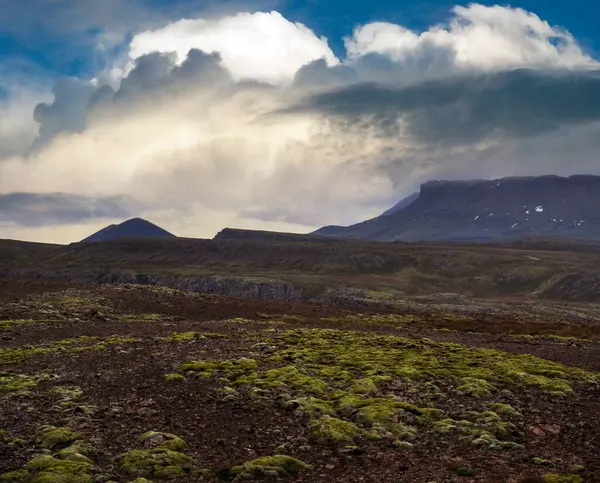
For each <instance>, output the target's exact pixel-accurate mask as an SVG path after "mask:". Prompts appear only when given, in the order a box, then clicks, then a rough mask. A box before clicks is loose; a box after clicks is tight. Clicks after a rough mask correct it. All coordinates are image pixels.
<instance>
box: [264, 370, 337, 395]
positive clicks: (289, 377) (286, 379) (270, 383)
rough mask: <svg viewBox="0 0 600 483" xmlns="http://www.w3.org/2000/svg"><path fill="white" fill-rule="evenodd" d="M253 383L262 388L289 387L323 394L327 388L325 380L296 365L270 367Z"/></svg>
mask: <svg viewBox="0 0 600 483" xmlns="http://www.w3.org/2000/svg"><path fill="white" fill-rule="evenodd" d="M255 385H256V386H257V387H260V388H263V389H265V388H285V387H290V388H293V389H297V390H300V391H305V392H307V393H310V394H315V395H319V394H324V393H326V392H327V390H328V389H329V386H328V385H327V383H326V382H324V381H322V380H321V379H318V378H316V377H312V376H310V375H308V374H307V373H306V372H305V371H303V370H300V369H298V367H296V366H285V367H280V368H277V369H270V370H268V371H266V372H264V373H263V374H262V375H260V376H259V377H258V378H257V379H256V381H255Z"/></svg>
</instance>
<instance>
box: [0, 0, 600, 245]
mask: <svg viewBox="0 0 600 483" xmlns="http://www.w3.org/2000/svg"><path fill="white" fill-rule="evenodd" d="M263 25H267V26H273V27H274V28H273V29H272V30H271V31H270V32H271V34H269V35H275V37H270V36H267V37H261V36H260V35H257V32H258V31H260V30H261V26H263ZM234 27H235V28H234ZM548 29H549V30H548ZM405 30H406V29H404V30H402V29H401V28H400V27H399V26H396V27H394V28H391V27H389V24H386V26H385V28H383V27H382V26H381V25H379V24H371V25H366V26H362V27H359V29H358V30H357V31H356V32H355V33H354V35H353V37H352V39H353V40H348V41H347V45H348V48H349V55H348V58H346V59H341V60H340V61H339V62H337V59H335V58H333V57H331V56H330V57H328V56H329V55H330V50H329V48H328V47H327V43H326V41H324V40H322V39H319V38H317V37H316V36H315V35H314V34H313V33H312V32H310V31H309V30H308V28H306V27H303V26H300V25H298V24H294V23H292V22H289V21H288V20H286V19H285V18H283V17H281V16H280V15H279V14H276V13H273V12H271V13H265V14H262V15H257V14H239V15H229V16H226V17H222V18H221V19H220V20H214V19H203V20H202V21H197V20H189V21H178V22H175V23H173V24H172V25H170V26H167V27H163V28H160V29H158V30H152V31H147V32H145V33H140V34H139V35H138V36H137V39H138V40H135V39H134V41H133V42H132V44H131V49H130V50H129V53H130V55H131V57H130V58H128V60H130V61H131V65H129V66H128V67H127V68H126V69H124V68H123V64H122V59H117V60H116V61H115V66H114V71H113V72H112V74H110V75H108V74H107V72H106V71H103V72H101V73H98V75H97V76H96V77H95V80H94V81H93V82H89V81H86V80H82V79H61V80H59V81H58V82H57V85H56V86H55V88H54V100H53V101H52V102H44V103H42V104H40V106H38V108H37V109H36V110H35V113H36V119H37V120H38V121H39V122H40V133H39V138H38V144H37V145H36V148H37V149H36V150H35V151H33V152H31V153H30V154H29V155H19V154H17V152H16V151H15V150H14V149H12V150H10V151H7V153H5V154H4V155H1V156H0V194H1V195H2V196H12V194H13V193H36V194H37V196H40V198H39V199H38V201H37V202H38V203H39V202H40V200H42V201H43V202H44V203H47V205H48V207H52V206H56V204H57V203H58V202H57V201H56V200H54V198H52V197H53V196H56V195H55V194H56V193H62V195H61V196H67V197H73V198H69V199H70V200H74V202H79V201H77V200H79V199H80V198H77V197H81V203H83V204H84V206H99V207H105V208H103V209H105V211H102V210H101V208H97V209H98V210H99V211H98V212H102V213H106V216H108V217H110V216H117V213H119V211H118V207H120V208H121V209H123V210H124V212H123V215H125V212H126V213H127V214H129V213H130V214H131V215H132V216H134V215H135V216H142V217H148V218H149V219H151V220H152V221H153V222H155V223H158V224H164V226H165V228H166V229H168V230H169V231H172V232H174V233H177V234H180V235H182V236H213V235H214V234H215V233H216V232H217V231H219V230H220V229H222V228H223V227H224V226H238V227H243V228H257V229H272V230H273V229H274V230H283V231H296V232H308V231H311V230H312V229H314V228H317V227H319V226H321V225H326V224H349V223H352V222H357V221H360V220H362V219H365V218H368V217H372V216H375V215H377V214H379V213H381V212H382V211H384V210H385V209H386V208H389V207H390V206H391V205H393V204H395V202H397V200H398V199H399V198H401V197H402V196H403V195H406V194H409V193H412V192H413V191H414V190H415V188H416V186H417V185H418V184H419V183H420V182H423V181H426V180H428V179H431V178H451V179H456V178H476V177H486V176H493V177H499V176H507V175H519V174H528V175H531V174H548V173H556V174H572V173H577V172H595V171H597V167H596V166H597V152H598V149H599V146H598V141H597V139H600V136H598V133H599V132H600V127H599V126H600V75H599V72H600V68H598V67H597V66H596V61H594V60H593V59H591V58H589V57H588V56H587V55H586V54H585V53H583V52H582V51H581V49H580V48H579V47H578V45H577V43H576V41H575V40H574V39H572V37H571V36H570V35H569V34H567V33H565V32H562V31H559V30H558V29H555V28H554V27H550V26H548V25H547V24H545V23H543V22H542V21H541V20H539V19H537V17H535V16H532V15H530V14H527V13H526V12H523V11H521V10H515V9H510V8H507V7H503V8H500V7H489V8H488V7H481V8H480V6H472V7H469V8H467V9H463V10H461V9H457V10H455V17H453V19H451V20H450V21H449V23H448V24H447V25H446V26H441V27H439V26H438V27H432V28H431V29H429V30H428V31H427V32H422V33H420V34H416V33H415V34H411V33H410V32H408V33H407V31H405ZM369 32H371V34H372V35H371V34H368V33H369ZM484 33H485V35H487V36H488V37H489V38H490V39H491V40H490V42H491V41H492V40H493V43H485V42H484V41H483V40H482V39H483V37H478V36H483V35H484ZM367 34H368V35H367ZM383 34H385V35H383ZM409 34H410V35H413V36H412V37H411V36H410V35H409ZM558 34H560V35H558ZM557 35H558V38H556V39H555V38H554V37H556V36H557ZM398 36H400V37H398ZM402 36H406V38H407V39H409V40H402V39H403V38H404V37H402ZM415 36H416V37H415ZM473 36H475V37H473ZM473 38H475V40H474V41H471V40H469V41H468V42H467V40H468V39H473ZM398 39H400V40H401V41H402V42H403V43H402V42H400V40H398ZM411 39H412V40H411ZM440 39H441V40H440ZM442 40H444V41H443V42H442ZM233 41H235V42H233ZM136 42H137V43H136ZM352 42H354V43H352ZM411 42H412V43H411ZM467 44H468V45H467ZM136 46H137V47H136ZM500 46H504V47H503V48H506V49H507V51H506V52H512V56H509V55H508V54H507V53H506V52H504V51H502V49H500ZM548 46H550V47H548ZM134 47H135V48H134ZM138 48H139V50H136V49H138ZM236 48H238V49H239V50H236ZM476 48H480V49H482V50H481V52H485V51H486V49H487V50H488V51H489V52H491V53H490V56H489V58H488V59H487V60H486V59H485V58H484V57H485V56H483V54H481V55H479V54H477V55H475V52H471V50H472V49H476ZM172 49H174V51H170V50H172ZM461 49H462V50H461ZM478 52H479V51H478ZM481 52H480V53H481ZM503 52H504V53H503ZM331 55H333V54H331ZM478 55H479V56H478ZM461 59H462V60H461ZM464 59H470V60H469V62H465V61H464ZM507 59H508V60H507ZM336 62H337V63H336ZM103 76H105V77H103ZM0 132H1V130H0ZM45 197H49V198H45ZM17 200H18V202H15V203H17V204H16V205H12V206H17V205H18V203H19V202H20V203H23V206H25V207H26V206H28V205H27V203H26V200H23V199H22V198H17ZM89 200H97V203H98V204H99V205H89V203H92V202H91V201H89ZM102 200H116V201H115V203H116V205H115V209H114V210H113V211H111V210H110V209H109V208H108V205H105V204H102V203H105V201H102ZM61 203H65V201H64V200H62V201H61ZM85 203H88V204H85ZM61 206H62V205H61ZM69 206H71V205H69ZM49 209H50V208H49ZM52 209H55V208H52ZM90 209H91V208H90ZM94 209H96V208H94ZM23 210H25V208H23ZM56 210H58V209H56ZM67 211H68V210H67ZM57 212H60V210H58V211H57ZM15 213H16V215H15V217H14V220H16V221H18V220H19V219H21V218H20V217H21V216H22V219H23V220H25V218H26V213H27V210H25V211H22V212H20V211H19V210H17V209H15ZM48 219H49V220H54V221H52V222H56V223H62V224H65V226H67V225H66V223H71V222H69V221H68V219H69V216H67V215H65V216H64V217H63V218H60V216H58V215H56V216H55V217H54V218H53V217H48ZM77 219H78V218H77V216H74V217H73V220H77ZM81 219H85V218H79V219H78V220H81ZM96 220H97V219H96ZM117 221H118V220H117ZM73 222H74V221H73ZM21 224H22V225H25V224H26V222H25V221H23V222H22V223H21ZM92 225H93V226H92ZM74 226H75V225H69V227H70V228H65V230H64V231H63V232H60V233H63V234H62V235H59V231H55V230H50V229H47V230H46V229H45V230H43V231H40V232H39V233H40V236H42V237H49V238H48V239H49V240H56V241H58V240H60V241H64V240H65V239H66V238H67V237H68V236H75V234H76V235H77V236H76V238H83V237H84V236H85V235H87V234H89V233H83V232H82V231H83V227H84V225H83V224H81V223H80V224H79V225H77V231H76V232H75V231H74V230H75V228H73V227H74ZM92 228H95V229H97V228H98V227H97V221H94V222H91V224H90V230H89V232H90V233H91V232H92V231H94V230H93V229H92ZM8 233H9V234H11V236H18V235H19V233H21V234H22V235H23V237H30V236H32V233H33V232H32V231H31V228H27V227H22V231H20V232H19V231H18V228H15V227H14V226H13V227H12V228H11V231H9V232H8Z"/></svg>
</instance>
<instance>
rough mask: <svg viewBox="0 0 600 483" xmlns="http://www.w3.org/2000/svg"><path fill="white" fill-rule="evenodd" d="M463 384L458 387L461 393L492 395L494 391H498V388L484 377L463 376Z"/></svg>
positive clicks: (480, 395)
mask: <svg viewBox="0 0 600 483" xmlns="http://www.w3.org/2000/svg"><path fill="white" fill-rule="evenodd" d="M462 382H463V384H462V385H461V386H459V387H458V388H456V390H457V392H458V393H459V394H468V395H469V396H475V397H491V395H492V391H497V388H496V387H495V386H494V385H493V384H490V383H489V382H487V381H486V380H484V379H477V378H474V377H463V378H462Z"/></svg>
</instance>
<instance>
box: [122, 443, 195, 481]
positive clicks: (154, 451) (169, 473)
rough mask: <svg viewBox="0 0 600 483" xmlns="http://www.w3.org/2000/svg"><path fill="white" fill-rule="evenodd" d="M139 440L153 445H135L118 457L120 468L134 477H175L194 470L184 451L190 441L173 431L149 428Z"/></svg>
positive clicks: (187, 474) (189, 473) (186, 474)
mask: <svg viewBox="0 0 600 483" xmlns="http://www.w3.org/2000/svg"><path fill="white" fill-rule="evenodd" d="M138 440H139V441H140V443H143V444H144V445H145V446H146V447H149V448H150V449H134V450H131V451H129V452H127V453H125V454H123V455H120V456H118V457H117V458H116V462H117V464H118V465H119V468H120V469H121V471H123V472H124V473H126V474H128V475H130V476H134V477H140V478H145V477H156V478H160V479H167V480H168V479H175V478H181V477H184V476H189V475H191V474H192V472H193V471H194V467H193V465H192V460H191V458H190V457H189V456H186V455H185V454H183V453H182V452H181V451H184V450H185V449H186V448H187V444H186V443H185V441H183V440H182V439H181V438H179V437H178V436H177V435H175V434H171V433H161V432H157V431H148V432H147V433H144V434H142V435H141V436H140V437H139V438H138Z"/></svg>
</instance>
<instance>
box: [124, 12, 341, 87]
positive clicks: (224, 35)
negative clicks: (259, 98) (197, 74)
mask: <svg viewBox="0 0 600 483" xmlns="http://www.w3.org/2000/svg"><path fill="white" fill-rule="evenodd" d="M193 48H196V49H200V50H203V51H205V52H218V53H219V54H221V57H222V59H223V63H224V65H225V66H226V67H227V68H228V69H229V71H230V72H231V74H232V75H233V77H234V78H236V79H241V78H249V79H255V80H259V81H265V82H271V83H280V82H286V81H290V80H291V79H292V78H293V76H294V74H295V73H296V71H297V70H298V69H299V68H300V67H302V66H303V65H305V64H307V63H309V62H311V61H313V60H316V59H319V58H325V59H326V60H327V62H328V64H330V65H334V64H336V63H337V62H338V59H337V58H336V57H335V55H334V54H333V52H332V51H331V49H330V48H329V46H328V44H327V40H326V39H325V38H319V37H317V36H316V35H315V34H314V33H313V32H312V30H310V29H309V28H308V27H306V26H305V25H303V24H301V23H298V22H295V23H294V22H290V21H289V20H287V19H286V18H284V17H283V16H282V15H281V14H280V13H278V12H257V13H239V14H237V15H233V16H228V17H224V18H221V19H218V20H205V19H183V20H179V21H178V22H175V23H172V24H170V25H167V26H166V27H164V28H161V29H158V30H151V31H146V32H141V33H139V34H137V35H136V36H135V37H134V38H133V40H132V41H131V44H130V50H129V56H130V58H131V59H136V58H138V57H141V56H142V55H144V54H148V53H150V52H155V51H158V52H176V53H177V56H178V59H179V61H183V59H185V57H186V56H187V53H188V52H189V51H190V50H191V49H193Z"/></svg>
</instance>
